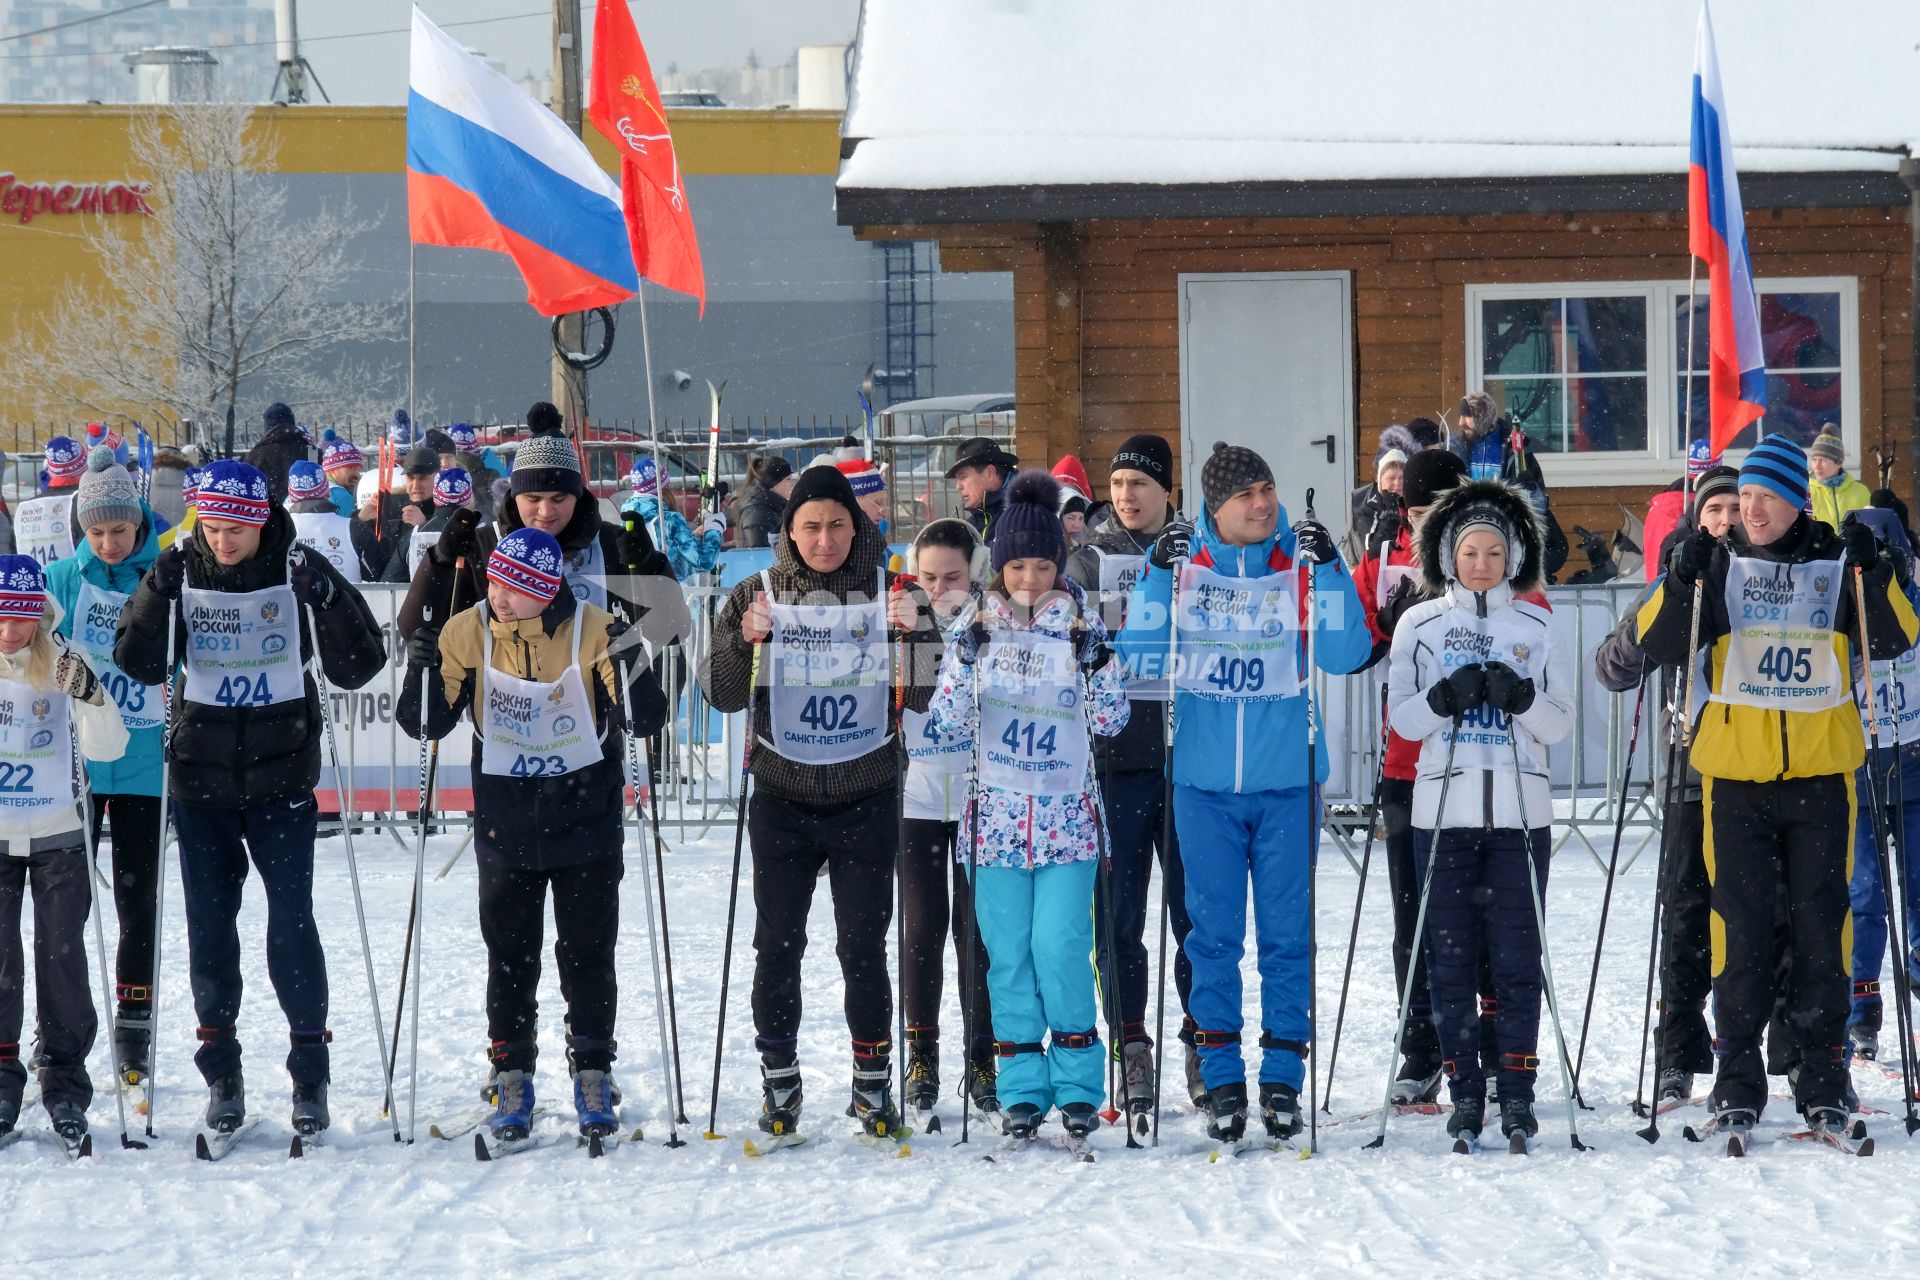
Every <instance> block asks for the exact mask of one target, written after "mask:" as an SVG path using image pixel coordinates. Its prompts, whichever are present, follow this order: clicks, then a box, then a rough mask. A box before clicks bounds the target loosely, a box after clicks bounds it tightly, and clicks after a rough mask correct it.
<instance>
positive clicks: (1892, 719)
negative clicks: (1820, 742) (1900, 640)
mask: <svg viewBox="0 0 1920 1280" xmlns="http://www.w3.org/2000/svg"><path fill="white" fill-rule="evenodd" d="M1873 701H1874V705H1875V706H1876V707H1877V708H1878V709H1879V715H1878V716H1877V719H1878V721H1879V723H1878V724H1877V725H1870V724H1869V723H1868V721H1867V682H1866V679H1865V678H1864V677H1862V678H1861V679H1859V680H1856V681H1854V684H1853V702H1854V705H1855V706H1856V707H1857V708H1859V711H1860V727H1861V728H1862V729H1877V730H1878V731H1879V734H1880V745H1881V746H1883V747H1890V746H1893V745H1894V744H1895V743H1899V744H1901V745H1903V746H1904V745H1905V744H1907V743H1909V742H1920V648H1913V649H1908V650H1907V651H1906V652H1905V653H1903V654H1901V655H1900V656H1899V657H1897V658H1895V659H1894V660H1893V661H1892V662H1876V663H1874V664H1873Z"/></svg>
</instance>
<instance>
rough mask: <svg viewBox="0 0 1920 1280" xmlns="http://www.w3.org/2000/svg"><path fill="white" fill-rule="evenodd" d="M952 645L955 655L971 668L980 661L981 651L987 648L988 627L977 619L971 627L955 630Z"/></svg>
mask: <svg viewBox="0 0 1920 1280" xmlns="http://www.w3.org/2000/svg"><path fill="white" fill-rule="evenodd" d="M950 643H951V644H952V645H953V652H954V654H955V655H956V656H958V657H959V659H960V661H961V662H963V663H965V664H966V665H967V666H969V667H970V666H972V665H973V664H974V663H976V662H978V661H979V660H980V650H981V649H982V648H984V647H985V646H986V643H987V626H986V624H985V623H984V622H981V621H979V620H978V619H975V620H974V622H973V623H972V624H971V625H970V626H965V627H958V628H955V630H954V633H953V639H952V641H950Z"/></svg>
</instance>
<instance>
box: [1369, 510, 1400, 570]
mask: <svg viewBox="0 0 1920 1280" xmlns="http://www.w3.org/2000/svg"><path fill="white" fill-rule="evenodd" d="M1399 541H1400V513H1399V512H1397V511H1383V512H1381V513H1380V516H1379V518H1378V519H1376V520H1375V521H1374V522H1373V532H1372V533H1370V534H1368V535H1367V554H1368V555H1370V556H1380V557H1381V558H1383V559H1384V558H1385V557H1386V554H1387V551H1388V550H1389V549H1390V548H1391V547H1392V546H1393V545H1394V544H1395V543H1397V542H1399Z"/></svg>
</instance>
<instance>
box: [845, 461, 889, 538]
mask: <svg viewBox="0 0 1920 1280" xmlns="http://www.w3.org/2000/svg"><path fill="white" fill-rule="evenodd" d="M833 465H834V466H835V467H837V468H839V470H840V474H841V475H843V476H845V477H846V478H847V483H848V484H849V485H851V486H852V487H853V496H854V497H855V498H856V499H858V500H859V502H860V509H861V510H862V511H864V512H866V513H867V519H869V520H871V521H873V527H874V528H876V529H878V530H879V531H880V536H881V537H882V538H884V537H886V536H887V530H888V529H889V528H891V527H892V524H893V520H892V508H891V502H890V500H889V498H888V496H887V477H886V476H885V475H884V474H883V473H882V472H881V470H880V468H878V467H876V466H874V465H873V463H871V462H869V461H868V460H867V459H866V458H864V457H852V458H842V459H840V461H838V462H836V463H834V464H833Z"/></svg>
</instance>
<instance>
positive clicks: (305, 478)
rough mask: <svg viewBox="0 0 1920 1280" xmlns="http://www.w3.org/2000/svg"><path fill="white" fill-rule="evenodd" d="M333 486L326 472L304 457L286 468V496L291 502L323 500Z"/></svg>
mask: <svg viewBox="0 0 1920 1280" xmlns="http://www.w3.org/2000/svg"><path fill="white" fill-rule="evenodd" d="M332 488H333V486H332V485H330V484H328V483H327V473H326V472H324V471H322V470H321V469H320V468H319V467H317V466H315V465H314V464H313V463H311V462H308V461H307V460H306V459H305V458H302V459H301V460H300V461H298V462H296V463H294V464H293V465H292V466H290V467H288V468H287V498H288V500H289V501H292V502H319V501H324V500H325V498H326V496H327V494H328V493H329V492H331V491H332Z"/></svg>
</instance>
